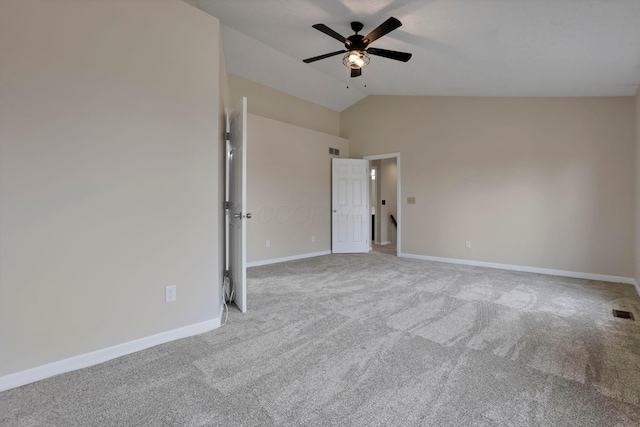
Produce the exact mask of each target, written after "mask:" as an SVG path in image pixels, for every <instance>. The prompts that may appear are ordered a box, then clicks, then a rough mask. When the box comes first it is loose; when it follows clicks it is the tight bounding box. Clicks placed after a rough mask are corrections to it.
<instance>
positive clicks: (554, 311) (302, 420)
mask: <svg viewBox="0 0 640 427" xmlns="http://www.w3.org/2000/svg"><path fill="white" fill-rule="evenodd" d="M248 275H249V279H248V301H249V307H248V312H247V313H246V314H241V313H239V312H238V311H237V310H233V309H232V310H231V312H230V315H229V320H228V323H227V325H226V326H223V327H222V328H220V329H218V330H216V331H212V332H210V333H207V334H203V335H200V336H196V337H191V338H187V339H183V340H179V341H175V342H172V343H169V344H165V345H161V346H157V347H154V348H151V349H148V350H145V351H142V352H138V353H135V354H132V355H129V356H126V357H122V358H119V359H116V360H113V361H110V362H107V363H103V364H100V365H97V366H94V367H90V368H87V369H82V370H79V371H75V372H70V373H68V374H64V375H59V376H57V377H54V378H50V379H47V380H43V381H40V382H38V383H35V384H30V385H27V386H24V387H20V388H17V389H13V390H9V391H7V392H3V393H1V394H0V425H2V426H50V427H51V426H215V425H224V426H235V425H243V426H254V425H255V426H269V425H278V426H300V425H305V426H307V425H310V426H338V425H339V426H386V425H393V426H398V425H402V426H412V425H415V426H637V425H640V327H639V323H640V322H638V321H630V320H623V319H618V318H614V317H613V316H612V314H611V310H612V309H614V308H616V309H624V310H630V311H632V312H633V313H634V315H635V316H636V318H638V317H639V316H638V315H640V299H639V298H638V296H637V295H636V293H635V290H634V289H633V287H632V286H629V285H621V284H612V283H603V282H593V281H587V280H578V279H567V278H560V277H551V276H543V275H536V274H529V273H518V272H508V271H500V270H492V269H484V268H478V267H467V266H458V265H448V264H440V263H432V262H423V261H416V260H408V259H402V258H396V257H394V256H390V255H387V254H384V253H378V252H372V253H369V254H362V255H360V254H358V255H328V256H324V257H319V258H315V259H308V260H300V261H294V262H288V263H282V264H277V265H270V266H263V267H257V268H252V269H249V273H248Z"/></svg>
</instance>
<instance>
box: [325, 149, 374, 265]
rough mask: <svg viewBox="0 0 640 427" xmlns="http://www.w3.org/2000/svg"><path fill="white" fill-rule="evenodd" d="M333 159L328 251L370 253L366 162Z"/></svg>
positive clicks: (367, 171) (367, 165)
mask: <svg viewBox="0 0 640 427" xmlns="http://www.w3.org/2000/svg"><path fill="white" fill-rule="evenodd" d="M332 160H333V162H332V170H331V210H332V220H331V251H332V252H333V253H355V252H369V215H370V214H369V161H368V160H360V159H338V158H334V159H332Z"/></svg>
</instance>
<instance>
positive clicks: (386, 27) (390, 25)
mask: <svg viewBox="0 0 640 427" xmlns="http://www.w3.org/2000/svg"><path fill="white" fill-rule="evenodd" d="M400 26H402V22H400V21H399V20H397V19H396V18H394V17H391V18H389V19H387V20H386V21H384V22H383V23H382V24H380V26H378V28H376V29H375V30H373V31H371V32H370V33H369V34H367V36H366V37H365V38H364V40H365V42H366V43H367V44H369V43H373V42H374V41H375V40H377V39H379V38H380V37H382V36H384V35H385V34H389V33H390V32H391V31H393V30H395V29H396V28H398V27H400Z"/></svg>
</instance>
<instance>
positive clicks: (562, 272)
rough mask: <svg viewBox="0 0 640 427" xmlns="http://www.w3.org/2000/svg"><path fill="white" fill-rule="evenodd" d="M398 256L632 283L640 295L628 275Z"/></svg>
mask: <svg viewBox="0 0 640 427" xmlns="http://www.w3.org/2000/svg"><path fill="white" fill-rule="evenodd" d="M398 256H399V257H401V258H411V259H419V260H423V261H435V262H446V263H448V264H462V265H473V266H476V267H487V268H496V269H499V270H511V271H524V272H527V273H538V274H546V275H549V276H563V277H573V278H575V279H588V280H598V281H601V282H614V283H626V284H629V285H634V286H635V288H636V291H637V292H638V295H640V290H639V287H638V285H637V284H636V281H635V280H634V279H632V278H630V277H619V276H607V275H604V274H593V273H580V272H578V271H565V270H553V269H550V268H538V267H527V266H522V265H513V264H496V263H493V262H484V261H471V260H467V259H458V258H440V257H435V256H426V255H415V254H405V253H401V254H399V255H398Z"/></svg>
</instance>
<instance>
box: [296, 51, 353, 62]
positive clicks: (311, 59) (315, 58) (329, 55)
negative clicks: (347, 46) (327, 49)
mask: <svg viewBox="0 0 640 427" xmlns="http://www.w3.org/2000/svg"><path fill="white" fill-rule="evenodd" d="M346 52H347V51H346V50H336V51H335V52H331V53H325V54H324V55H320V56H314V57H313V58H307V59H303V60H302V62H304V63H306V64H308V63H309V62H314V61H319V60H321V59H324V58H330V57H332V56H336V55H340V54H341V53H346Z"/></svg>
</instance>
